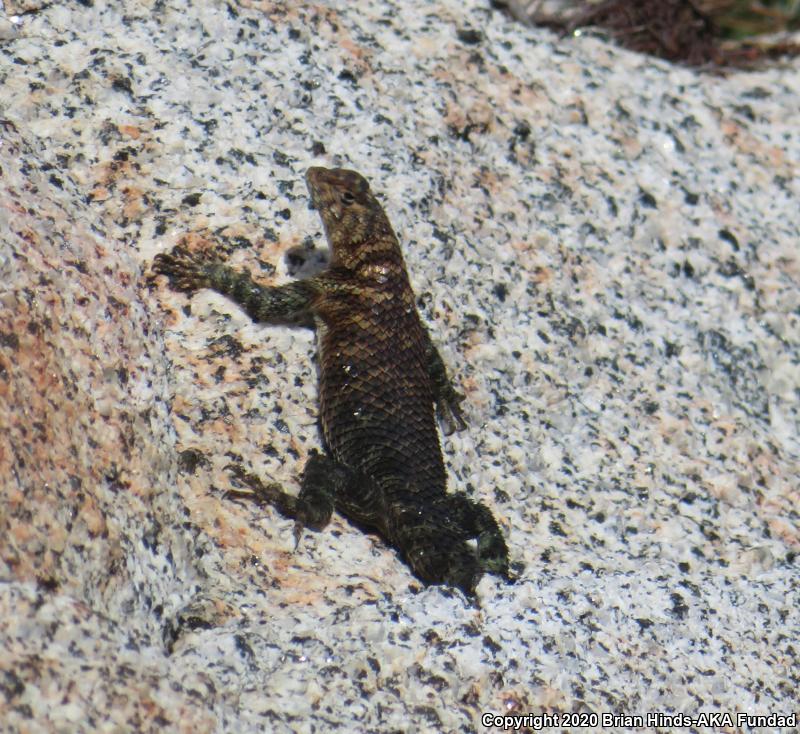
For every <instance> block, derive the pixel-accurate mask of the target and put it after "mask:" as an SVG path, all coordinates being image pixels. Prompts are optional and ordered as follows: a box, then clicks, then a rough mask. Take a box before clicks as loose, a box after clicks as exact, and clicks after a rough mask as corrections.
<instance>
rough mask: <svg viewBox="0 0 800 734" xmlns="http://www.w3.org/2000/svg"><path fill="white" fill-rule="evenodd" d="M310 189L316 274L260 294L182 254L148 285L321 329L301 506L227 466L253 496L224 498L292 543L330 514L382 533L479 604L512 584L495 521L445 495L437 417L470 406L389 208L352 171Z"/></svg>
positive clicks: (425, 571)
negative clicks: (497, 587)
mask: <svg viewBox="0 0 800 734" xmlns="http://www.w3.org/2000/svg"><path fill="white" fill-rule="evenodd" d="M306 183H307V187H308V191H309V194H310V199H311V202H310V203H311V207H312V208H314V209H317V210H318V212H319V214H320V215H321V218H322V223H323V227H324V230H325V233H326V235H327V240H328V246H329V250H330V261H329V264H328V266H327V267H326V268H325V269H324V270H323V271H322V272H320V273H318V274H316V275H314V276H312V277H308V278H304V279H299V280H294V281H291V282H289V283H287V284H285V285H278V286H267V285H261V284H258V283H256V282H255V281H254V280H253V279H252V277H251V276H250V274H249V273H248V272H246V271H245V272H239V271H237V270H235V269H233V268H231V267H229V266H227V265H226V264H225V263H224V262H221V261H220V260H219V259H218V258H216V256H215V255H214V254H213V253H210V252H208V251H205V252H203V251H190V250H188V249H187V248H185V247H184V246H182V245H177V246H175V247H174V248H173V249H172V250H171V251H170V252H168V253H162V254H159V255H157V256H156V257H155V258H154V261H153V266H152V269H153V272H154V273H155V274H162V275H166V276H167V278H168V281H169V285H170V287H171V288H172V289H174V290H178V291H184V292H186V293H189V294H191V293H194V292H195V291H197V290H200V289H202V288H211V289H213V290H215V291H217V292H218V293H221V294H223V295H225V296H227V297H228V298H230V299H231V300H233V301H234V302H235V303H236V304H238V305H239V306H240V307H241V308H243V309H244V311H245V312H246V313H247V314H248V315H249V316H250V318H251V319H253V320H254V321H256V322H262V323H285V322H286V321H296V322H299V323H302V322H306V323H313V325H314V327H315V329H316V340H317V349H318V358H319V359H318V361H319V418H320V420H319V423H320V426H321V433H322V439H323V446H324V449H325V451H324V453H320V452H318V451H316V450H312V451H311V452H310V453H309V457H308V459H307V462H306V464H305V467H304V469H303V473H302V477H301V483H300V485H301V490H300V493H299V495H292V494H290V493H288V492H285V491H284V490H283V488H282V487H281V485H280V484H278V483H274V482H270V483H265V482H263V481H262V480H261V479H260V478H259V477H258V476H257V475H255V474H252V473H250V472H248V471H246V470H245V469H244V468H243V467H242V466H241V465H240V464H233V465H230V466H229V471H230V472H231V474H232V475H233V476H234V477H235V478H236V479H238V480H239V481H240V482H241V484H243V485H244V486H246V487H248V488H249V489H248V490H246V491H236V490H233V491H231V492H229V493H228V496H230V497H234V498H247V499H250V500H253V501H256V502H258V503H259V504H261V505H262V506H270V505H271V506H273V507H274V508H275V509H277V510H278V512H279V513H280V514H282V515H283V516H285V517H287V518H291V519H294V520H295V540H296V541H299V538H300V534H301V532H302V529H303V528H306V527H307V528H309V529H311V530H321V529H323V528H324V527H325V526H326V525H327V523H328V521H329V520H330V518H331V516H332V513H333V511H334V510H337V511H338V512H339V513H341V514H342V515H344V516H345V517H346V518H347V519H349V520H350V521H351V522H353V523H354V524H355V525H356V526H359V527H361V528H364V529H371V530H375V531H377V532H378V534H379V535H381V536H382V537H383V538H384V539H385V540H386V541H387V542H388V543H389V544H390V545H391V546H393V547H394V548H395V549H397V550H398V551H399V552H400V554H401V556H402V557H403V558H404V559H405V561H406V563H407V564H408V565H409V566H410V567H411V570H412V571H413V572H414V574H415V575H416V576H417V577H418V578H419V579H421V580H422V581H423V582H425V583H426V584H443V585H447V586H453V587H456V588H459V589H461V590H462V591H463V592H464V593H465V594H466V595H467V596H474V594H475V586H476V584H477V582H478V581H479V579H480V578H481V577H482V575H483V574H484V573H485V572H489V573H493V574H496V575H498V576H501V577H503V578H505V579H507V580H510V579H511V577H510V575H509V564H508V548H507V546H506V542H505V540H504V538H503V534H502V532H501V530H500V527H499V525H498V523H497V521H496V519H495V518H494V516H493V515H492V513H491V511H490V510H489V509H488V508H487V507H486V506H485V505H484V504H482V503H480V502H476V501H474V500H472V499H470V498H468V497H467V495H466V494H464V493H462V492H455V493H448V492H447V486H446V485H447V477H446V472H445V467H444V460H443V457H442V450H441V445H440V443H439V436H438V433H437V427H436V418H437V416H438V417H439V419H440V420H441V421H442V424H443V427H444V428H445V430H446V432H448V433H451V432H452V431H453V430H454V429H459V430H461V429H464V428H465V427H466V423H465V420H464V416H463V412H462V410H461V403H462V401H463V400H464V397H463V396H462V395H461V394H460V393H458V392H457V391H456V389H455V388H454V387H453V386H452V383H451V382H450V380H449V378H448V375H447V371H446V368H445V365H444V362H443V360H442V357H441V356H440V354H439V351H438V350H437V349H436V347H435V346H434V344H433V342H432V340H431V337H430V335H429V333H428V330H427V328H426V327H425V326H424V325H423V323H422V321H421V319H420V316H419V313H418V311H417V308H416V303H415V296H414V292H413V290H412V288H411V283H410V281H409V276H408V272H407V270H406V265H405V262H404V260H403V255H402V252H401V249H400V244H399V242H398V239H397V237H396V235H395V233H394V231H393V230H392V227H391V225H390V223H389V220H388V218H387V215H386V213H385V212H384V210H383V207H382V206H381V204H380V203H379V202H378V199H377V198H376V197H375V195H374V194H373V193H372V191H371V190H370V186H369V184H368V182H367V180H366V179H365V178H364V177H363V176H362V175H361V174H359V173H357V172H355V171H351V170H347V169H341V168H335V169H327V168H322V167H312V168H309V169H308V171H307V173H306ZM471 540H472V541H476V542H474V543H470V542H468V541H471Z"/></svg>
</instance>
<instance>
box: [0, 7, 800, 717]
mask: <svg viewBox="0 0 800 734" xmlns="http://www.w3.org/2000/svg"><path fill="white" fill-rule="evenodd" d="M18 6H19V7H18ZM15 12H18V13H23V14H21V15H15V14H14V13H15ZM0 20H2V21H3V23H4V24H5V25H3V32H2V34H0V35H1V36H2V37H1V38H0V43H1V44H2V50H3V53H2V55H0V116H2V117H3V118H4V119H5V121H6V123H5V124H3V125H2V126H0V168H1V169H2V173H1V174H0V220H1V222H0V224H1V225H2V226H0V426H2V430H0V491H1V492H2V501H1V502H0V610H2V612H1V613H0V651H2V655H0V722H2V723H1V724H0V728H2V729H3V730H8V731H25V732H52V731H59V732H78V731H87V732H88V731H92V732H103V731H176V732H177V731H186V732H211V731H225V732H228V731H236V732H256V731H264V730H269V731H277V732H293V731H298V732H311V731H320V730H324V731H380V732H394V731H449V732H455V731H476V730H477V731H480V730H482V729H483V726H482V722H481V715H482V713H484V712H495V713H498V714H511V713H532V714H540V713H553V712H584V713H588V714H592V713H594V714H597V715H598V716H599V715H600V714H602V713H603V712H614V713H617V714H626V715H646V714H647V713H655V712H661V713H683V714H685V715H687V716H696V715H698V714H700V713H711V712H721V713H728V714H730V715H731V716H734V717H735V715H736V713H749V714H762V715H765V714H773V713H775V714H789V713H792V712H797V711H798V708H800V707H798V701H797V690H798V686H800V665H799V664H798V659H797V656H798V638H800V611H798V609H799V608H800V599H798V587H799V584H798V581H799V580H800V569H799V568H798V556H797V554H798V551H800V534H799V533H798V530H799V529H800V514H799V513H800V494H799V493H798V479H797V477H798V473H799V472H798V469H800V467H799V466H798V463H799V462H800V440H799V439H798V424H799V423H800V367H798V364H799V363H800V347H799V345H800V287H799V286H800V256H799V255H798V253H799V252H800V250H799V249H798V242H799V241H800V229H799V226H798V220H799V218H798V215H797V201H798V197H799V196H800V185H799V184H798V181H799V180H800V177H798V161H800V134H798V128H797V99H798V95H800V75H798V73H797V71H798V70H797V68H796V66H797V64H796V62H795V66H794V68H779V69H774V70H768V71H761V72H757V73H747V74H745V73H737V74H730V75H728V76H725V77H721V76H708V75H703V74H699V73H697V72H694V71H690V70H687V69H681V68H674V67H671V66H670V65H668V64H666V63H662V62H658V61H654V60H652V59H648V58H644V57H641V56H637V55H635V54H632V53H628V52H625V51H621V50H618V49H615V48H613V47H611V46H609V45H606V44H604V43H603V42H601V41H600V40H597V39H591V38H576V39H559V38H557V37H555V36H554V35H552V34H550V33H548V32H545V31H537V30H531V29H526V28H523V27H520V26H518V25H515V24H514V23H513V22H511V21H510V20H509V19H507V18H505V17H504V16H502V15H501V14H499V13H496V12H493V11H492V10H491V9H490V8H489V6H488V4H486V3H480V2H476V1H475V0H466V1H465V2H455V0H441V1H440V2H437V3H429V4H410V3H399V2H398V3H393V2H387V1H379V2H371V3H349V2H332V3H324V4H323V3H317V4H315V3H306V2H298V3H280V2H250V1H247V2H245V1H243V2H227V3H218V2H209V3H190V2H182V1H181V0H158V1H157V2H150V3H138V2H132V0H124V1H120V2H113V3H112V2H102V1H99V0H97V1H96V2H94V3H68V4H59V3H52V4H47V3H35V2H34V3H13V4H12V3H9V2H7V3H6V14H5V16H4V17H2V18H0ZM315 164H322V165H346V166H348V167H352V168H356V169H357V170H359V171H361V172H362V173H364V175H366V176H367V177H368V178H369V179H370V180H371V181H372V183H373V187H374V189H375V190H376V191H377V192H378V193H379V194H380V195H381V197H382V198H383V200H384V201H385V204H386V208H387V211H388V213H389V215H390V218H391V219H392V221H393V222H394V224H395V227H396V229H397V231H398V233H399V235H400V237H401V241H402V242H403V245H404V249H405V253H406V257H407V261H408V265H409V269H410V271H411V275H412V281H413V283H414V286H415V288H416V291H417V294H418V296H419V302H420V307H421V310H422V312H423V315H424V317H425V319H426V320H427V321H428V323H429V324H431V326H432V331H433V333H434V335H435V336H436V338H437V340H438V342H439V343H440V344H441V345H442V346H443V349H442V351H443V354H444V356H445V359H446V361H447V362H448V363H449V365H450V366H451V369H452V372H453V373H454V375H455V378H456V381H457V383H458V384H460V385H461V386H462V387H463V389H464V391H465V392H466V394H467V402H466V403H465V405H466V408H467V412H468V417H469V420H470V427H469V429H468V430H467V431H465V432H463V433H461V434H458V435H454V436H449V437H447V438H446V440H445V441H444V449H445V455H446V461H447V465H448V471H449V476H450V481H451V486H452V487H456V486H457V487H459V488H462V489H464V490H466V491H467V492H469V493H470V494H472V495H473V496H475V497H479V498H480V499H481V500H482V501H483V502H485V503H486V504H487V505H489V506H490V507H491V509H492V511H493V513H494V514H495V515H496V516H497V517H498V518H501V521H502V523H503V526H504V529H505V531H506V532H507V537H508V543H509V547H510V550H511V555H512V559H513V560H514V561H515V562H517V563H518V564H520V565H524V571H523V572H522V575H521V578H520V580H519V581H518V582H517V583H516V584H514V585H505V584H503V583H502V582H499V581H498V580H497V579H495V578H490V577H487V578H486V579H484V580H483V581H482V582H481V584H480V586H479V588H478V594H479V598H480V604H479V606H472V605H470V604H469V603H467V601H466V600H465V599H464V598H463V597H462V596H461V595H460V594H459V593H457V592H453V591H452V590H448V589H443V588H437V587H431V588H424V587H422V585H421V584H420V583H419V582H418V581H416V580H415V579H414V578H413V576H411V575H410V573H409V571H408V568H407V567H406V566H405V565H404V564H403V563H402V562H401V561H400V560H399V559H398V558H397V557H396V555H395V554H394V552H393V551H392V550H391V549H389V548H387V547H386V546H385V545H384V544H383V543H382V542H381V541H380V539H379V538H377V537H375V536H371V535H368V534H364V533H362V532H360V531H359V530H357V529H355V528H353V527H351V526H350V525H349V524H348V523H347V522H346V521H344V520H342V519H341V518H335V519H334V521H333V522H332V524H331V525H330V526H329V527H328V528H327V529H326V530H325V531H324V532H321V533H316V534H313V533H307V534H305V536H304V537H303V539H302V542H301V544H300V546H299V548H298V549H296V550H295V549H294V547H293V537H292V526H291V523H289V522H287V521H286V520H284V519H281V518H280V517H278V516H277V515H276V514H275V513H274V512H270V511H264V510H258V509H257V508H255V507H250V506H245V505H242V504H239V503H236V502H232V501H230V500H227V499H226V498H225V496H224V492H225V490H226V489H227V488H229V487H230V486H231V485H230V477H229V476H228V474H227V473H226V471H225V466H226V464H227V463H229V462H230V460H231V459H232V458H236V459H241V460H242V461H244V462H245V463H246V464H248V465H250V466H252V468H253V470H254V471H257V472H258V473H260V474H261V475H262V476H264V477H271V478H273V479H275V480H278V481H281V482H283V483H284V484H285V485H286V486H287V487H290V486H295V487H296V486H297V485H296V482H297V476H298V473H299V472H300V470H301V468H302V465H303V462H304V460H305V457H306V456H307V455H308V453H309V451H310V450H312V449H314V448H318V447H319V435H318V433H317V429H316V383H315V366H314V356H313V353H314V343H313V335H312V334H311V333H310V332H307V331H303V330H300V329H290V328H285V327H272V326H256V325H254V324H252V323H250V322H249V321H248V319H247V318H246V317H245V316H244V315H243V313H242V312H241V311H239V310H238V309H237V308H236V307H234V306H232V305H231V304H230V303H228V302H226V301H225V300H224V299H223V298H221V297H218V296H216V295H214V294H211V293H208V292H203V293H201V294H198V295H196V296H195V297H194V298H193V299H191V301H189V300H187V299H186V298H185V297H184V296H182V295H180V294H175V293H172V292H170V291H168V290H167V289H166V288H165V287H164V283H163V282H162V281H160V280H155V281H151V280H149V279H148V277H147V266H148V263H149V262H150V261H151V259H152V257H153V256H154V254H155V253H157V252H161V251H164V250H166V249H168V248H170V247H172V246H173V245H174V244H176V243H178V242H185V243H187V244H188V245H189V246H192V247H201V246H208V247H215V248H217V249H218V250H219V252H220V253H221V254H222V255H223V256H224V257H226V258H228V259H229V260H230V261H231V262H232V263H234V264H235V265H237V266H240V267H247V268H249V269H250V270H251V271H253V273H254V274H256V275H257V276H258V277H259V278H261V279H263V280H264V282H275V283H279V282H285V281H286V280H287V279H289V278H291V277H293V275H295V274H296V273H297V271H298V270H299V271H300V272H303V271H304V268H307V267H311V266H312V265H313V262H314V261H315V260H318V259H319V258H320V256H319V254H318V252H317V251H318V250H319V249H321V248H322V247H323V242H322V236H321V227H320V224H319V221H318V218H317V215H316V214H315V213H314V212H311V211H309V210H308V208H307V205H308V200H307V196H306V192H305V187H304V184H303V174H304V172H305V169H306V168H307V167H308V166H309V165H315ZM315 248H316V249H315ZM650 728H651V729H652V728H654V727H650ZM655 728H657V727H655ZM667 728H668V727H667ZM606 730H607V731H613V730H619V731H622V730H625V729H624V727H623V726H622V725H621V724H618V725H615V726H611V727H609V728H607V729H606ZM730 730H731V731H733V730H735V720H734V727H733V728H731V729H730Z"/></svg>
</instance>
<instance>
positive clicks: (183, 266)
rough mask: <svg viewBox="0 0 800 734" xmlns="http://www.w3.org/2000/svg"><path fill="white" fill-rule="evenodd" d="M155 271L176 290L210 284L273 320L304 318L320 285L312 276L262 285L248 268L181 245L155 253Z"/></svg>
mask: <svg viewBox="0 0 800 734" xmlns="http://www.w3.org/2000/svg"><path fill="white" fill-rule="evenodd" d="M153 272H154V273H159V274H161V275H166V276H167V277H168V278H169V284H170V287H171V288H173V289H174V290H178V291H184V292H186V293H194V292H195V291H198V290H200V289H201V288H211V289H212V290H215V291H217V293H221V294H222V295H224V296H227V297H228V298H230V299H231V300H232V301H233V302H234V303H236V304H238V305H239V306H241V307H242V308H243V309H244V310H245V311H246V312H247V314H248V316H250V318H251V319H253V320H254V321H262V322H273V321H283V320H294V319H300V318H305V317H307V316H308V314H309V313H310V310H311V303H312V301H313V299H314V298H315V296H316V294H317V288H316V287H315V285H314V282H313V281H311V280H296V281H293V282H291V283H287V284H286V285H281V286H263V285H259V284H258V283H256V282H255V281H254V280H253V279H252V278H251V277H250V273H248V272H239V271H237V270H234V269H233V268H231V267H228V266H227V265H225V264H224V263H222V262H220V261H219V260H217V259H216V258H215V257H213V256H212V255H210V254H208V253H204V252H191V251H189V250H187V249H186V248H185V247H181V246H180V245H178V246H177V247H175V248H173V250H172V251H171V252H169V253H162V254H160V255H156V257H155V258H154V259H153Z"/></svg>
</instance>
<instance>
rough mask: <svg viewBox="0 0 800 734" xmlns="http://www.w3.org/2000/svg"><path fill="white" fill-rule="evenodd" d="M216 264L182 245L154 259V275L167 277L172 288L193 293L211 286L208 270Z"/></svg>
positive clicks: (202, 254)
mask: <svg viewBox="0 0 800 734" xmlns="http://www.w3.org/2000/svg"><path fill="white" fill-rule="evenodd" d="M214 264H216V261H215V260H212V259H211V258H209V257H208V255H206V254H204V253H202V252H190V251H189V250H187V249H186V248H185V247H183V246H182V245H177V246H175V247H173V248H172V251H171V252H162V253H160V254H158V255H156V256H155V257H154V258H153V273H155V274H158V275H166V276H167V278H169V285H170V288H172V289H173V290H176V291H183V292H185V293H193V292H194V291H197V290H200V289H201V288H207V287H208V285H209V282H210V281H209V277H208V268H209V266H210V265H214Z"/></svg>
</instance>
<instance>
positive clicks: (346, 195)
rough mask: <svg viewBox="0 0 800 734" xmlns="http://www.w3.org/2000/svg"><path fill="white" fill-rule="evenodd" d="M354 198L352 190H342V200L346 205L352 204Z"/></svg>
mask: <svg viewBox="0 0 800 734" xmlns="http://www.w3.org/2000/svg"><path fill="white" fill-rule="evenodd" d="M355 200H356V197H355V196H354V194H353V192H352V191H344V192H343V193H342V201H343V202H344V203H345V204H347V205H350V204H352V203H353V202H354V201H355Z"/></svg>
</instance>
